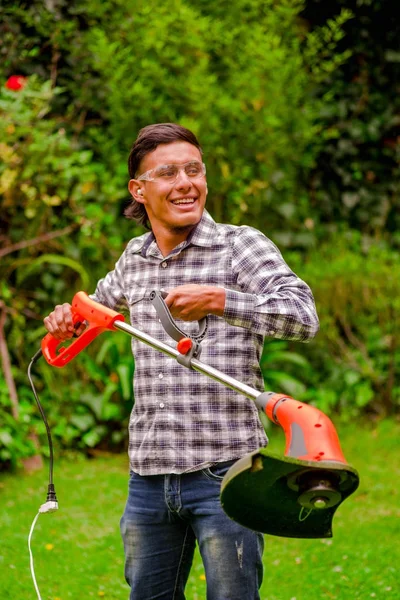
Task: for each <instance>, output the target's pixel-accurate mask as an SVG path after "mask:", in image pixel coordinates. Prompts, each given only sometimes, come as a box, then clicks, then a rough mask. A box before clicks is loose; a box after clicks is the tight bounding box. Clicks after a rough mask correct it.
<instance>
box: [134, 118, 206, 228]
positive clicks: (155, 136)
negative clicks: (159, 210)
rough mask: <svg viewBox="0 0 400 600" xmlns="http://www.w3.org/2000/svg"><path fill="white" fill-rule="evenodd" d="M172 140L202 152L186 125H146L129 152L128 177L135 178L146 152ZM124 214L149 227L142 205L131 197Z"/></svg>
mask: <svg viewBox="0 0 400 600" xmlns="http://www.w3.org/2000/svg"><path fill="white" fill-rule="evenodd" d="M173 142H188V143H189V144H192V145H193V146H196V148H198V149H199V151H200V153H201V154H202V149H201V146H200V144H199V142H198V140H197V138H196V136H195V135H194V133H192V132H191V131H190V130H189V129H186V127H182V125H176V124H175V123H156V124H155V125H147V127H143V129H141V130H140V131H139V135H138V136H137V138H136V141H135V143H134V144H133V146H132V149H131V152H130V154H129V158H128V169H129V176H130V178H131V179H136V178H137V176H138V169H139V165H140V162H141V161H142V160H143V158H144V157H145V156H146V154H149V152H153V150H155V149H156V148H157V147H158V146H159V145H160V144H172V143H173ZM124 215H125V217H127V218H128V219H133V220H134V221H136V222H137V223H140V225H144V227H146V228H147V229H151V227H150V222H149V219H148V217H147V212H146V209H145V207H144V205H143V204H141V203H140V202H136V200H135V199H134V198H132V201H131V203H130V204H129V206H128V207H127V208H126V209H125V211H124Z"/></svg>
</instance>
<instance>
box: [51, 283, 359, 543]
mask: <svg viewBox="0 0 400 600" xmlns="http://www.w3.org/2000/svg"><path fill="white" fill-rule="evenodd" d="M150 300H151V301H152V303H153V305H154V307H155V309H156V310H157V314H158V316H159V318H160V321H161V322H162V324H163V326H164V328H165V329H166V331H167V332H168V333H169V334H170V335H171V337H173V338H174V339H175V341H178V340H179V341H178V345H177V348H176V349H175V348H173V347H171V346H169V345H167V344H165V343H163V342H161V341H159V340H157V339H155V338H153V337H152V336H150V335H148V334H146V333H143V332H142V331H140V330H138V329H136V328H135V327H132V326H131V325H129V324H128V323H125V321H124V317H123V315H121V314H119V313H117V312H115V311H113V310H111V309H109V308H107V307H105V306H103V305H102V304H99V303H97V302H94V301H93V300H91V299H90V298H89V297H88V296H87V294H86V293H85V292H78V293H77V294H76V295H75V296H74V298H73V300H72V305H71V306H72V312H73V321H74V323H79V322H84V321H86V322H87V323H88V325H87V327H86V329H85V331H84V332H83V333H82V334H81V335H80V336H79V337H78V338H77V339H75V340H74V341H72V343H71V344H70V345H69V346H68V347H67V348H65V347H61V348H58V346H59V345H60V342H59V341H58V340H56V339H55V338H54V337H53V336H52V335H51V334H50V333H48V334H47V335H46V336H45V337H44V338H43V340H42V351H43V356H44V357H45V359H46V361H47V362H48V363H49V364H50V365H53V366H55V367H64V366H65V365H66V364H67V363H68V362H70V360H72V359H73V358H74V357H75V356H76V355H77V354H78V353H79V352H80V351H81V350H83V349H84V348H86V346H88V344H90V342H91V341H92V340H93V339H94V338H95V337H96V336H97V335H99V334H100V333H102V332H103V331H105V330H107V329H109V330H116V329H118V330H120V331H124V332H125V333H129V335H131V336H132V337H134V338H135V339H137V340H139V341H141V342H143V343H144V344H147V345H148V346H151V347H152V348H154V349H155V350H159V351H160V352H163V353H164V354H166V355H167V356H169V357H171V358H175V359H176V360H177V361H178V362H179V363H181V364H182V365H183V366H185V367H188V368H190V369H194V370H195V371H198V372H199V373H203V374H204V375H207V376H208V377H210V378H211V379H214V380H215V381H218V382H219V383H222V384H223V385H225V386H226V387H229V388H231V389H232V390H234V391H236V392H238V393H240V394H242V395H243V396H246V398H249V399H251V400H253V401H254V402H255V403H256V405H257V407H258V408H259V409H260V410H262V411H263V412H265V413H266V415H267V416H268V418H269V419H270V420H271V421H273V422H274V423H277V424H279V425H280V426H281V427H282V428H283V430H284V433H285V438H286V448H285V455H284V457H283V458H278V457H275V456H273V455H271V454H270V453H269V450H266V448H261V449H260V450H257V451H256V452H253V453H251V454H249V455H246V456H245V457H243V458H242V459H240V460H238V461H237V462H236V463H235V464H234V465H233V466H232V467H231V469H230V470H229V471H228V473H227V474H226V476H225V477H224V480H223V482H222V487H221V502H222V506H223V508H224V510H225V512H227V514H228V515H229V516H230V517H232V518H233V519H234V520H236V521H238V522H240V523H242V524H243V525H245V526H246V527H249V528H250V529H255V530H258V531H262V532H264V533H269V534H272V535H282V536H286V537H305V538H310V537H311V538H312V537H314V538H315V537H331V535H332V532H331V524H332V518H333V514H334V512H335V510H336V509H337V507H338V506H339V504H340V503H341V502H343V500H344V499H345V498H346V497H347V496H349V495H350V494H351V493H353V492H354V491H355V490H356V489H357V487H358V483H359V479H358V474H357V471H356V470H355V469H353V468H352V467H350V466H349V465H348V464H347V462H346V459H345V457H344V456H343V453H342V450H341V448H340V443H339V438H338V436H337V433H336V430H335V427H334V425H333V423H332V422H331V420H330V419H329V418H328V417H327V416H326V415H325V414H324V413H322V412H321V411H320V410H318V409H317V408H315V407H313V406H310V405H307V404H303V403H302V402H298V401H297V400H294V399H293V398H291V397H290V396H287V395H285V394H276V393H275V392H262V393H260V391H259V390H256V389H254V388H252V387H250V386H248V385H246V384H245V383H242V382H240V381H238V380H236V379H234V378H233V377H230V376H229V375H226V374H225V373H222V372H221V371H218V370H217V369H214V368H213V367H211V366H210V365H207V364H205V363H203V362H201V361H200V360H198V358H196V356H199V352H200V347H199V345H200V343H199V341H198V340H200V339H203V337H204V335H205V332H206V328H207V323H206V322H204V320H203V322H199V333H198V334H197V336H192V338H189V337H183V336H185V333H184V332H183V331H181V330H180V329H179V328H178V327H177V325H176V323H175V322H174V320H173V318H172V316H171V315H170V313H169V310H168V308H167V306H166V304H165V302H164V300H163V293H162V292H158V291H157V290H155V291H154V292H151V294H150ZM254 486H256V487H254ZM260 491H262V492H263V494H260ZM264 494H265V496H266V497H267V498H265V499H264V498H261V496H263V495H264ZM268 502H269V504H268ZM260 503H261V504H260ZM266 505H268V510H265V511H264V508H265V507H266ZM304 509H306V511H308V512H307V513H306V517H304V516H301V515H302V512H301V511H303V510H304ZM299 511H300V516H299V514H298V512H299ZM296 513H297V514H296Z"/></svg>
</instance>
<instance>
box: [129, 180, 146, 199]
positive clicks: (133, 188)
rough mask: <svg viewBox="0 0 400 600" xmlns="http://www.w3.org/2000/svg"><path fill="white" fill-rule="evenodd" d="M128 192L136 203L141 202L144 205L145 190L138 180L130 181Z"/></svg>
mask: <svg viewBox="0 0 400 600" xmlns="http://www.w3.org/2000/svg"><path fill="white" fill-rule="evenodd" d="M128 190H129V193H130V195H131V196H132V198H134V199H135V200H136V202H141V203H142V204H143V200H144V198H143V194H144V188H143V187H142V185H141V183H140V181H138V180H137V179H130V180H129V183H128Z"/></svg>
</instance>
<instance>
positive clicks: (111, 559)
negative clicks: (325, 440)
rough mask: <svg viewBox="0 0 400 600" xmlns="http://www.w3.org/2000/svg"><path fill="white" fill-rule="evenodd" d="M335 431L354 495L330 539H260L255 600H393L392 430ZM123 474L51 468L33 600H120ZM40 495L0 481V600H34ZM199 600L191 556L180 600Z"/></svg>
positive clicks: (107, 462) (398, 561)
mask: <svg viewBox="0 0 400 600" xmlns="http://www.w3.org/2000/svg"><path fill="white" fill-rule="evenodd" d="M338 431H339V433H340V437H341V443H342V448H343V450H344V453H345V456H346V458H347V460H348V461H349V463H350V464H352V465H353V466H354V467H355V468H357V470H358V471H359V473H360V477H361V484H360V488H359V489H358V490H357V492H356V493H355V494H354V495H353V496H351V497H350V498H349V499H348V500H346V502H344V503H343V504H342V505H341V506H340V507H339V509H338V512H337V514H336V516H335V518H334V521H333V527H334V530H333V533H334V537H333V539H330V540H295V539H285V538H277V537H272V536H266V538H265V542H266V547H265V554H264V565H265V577H264V583H263V586H262V590H261V598H262V600H314V599H315V600H319V599H327V600H330V599H338V600H346V599H349V600H355V599H368V598H377V599H386V598H387V599H388V600H390V599H394V598H396V599H399V598H400V583H399V565H400V543H399V539H400V519H399V517H400V506H399V499H400V494H399V475H400V464H399V452H398V448H399V442H398V440H399V434H400V425H399V423H397V422H394V421H383V422H381V423H379V424H378V425H371V424H370V425H363V426H361V425H356V426H354V427H350V426H349V425H346V426H339V427H338ZM282 441H283V440H282V436H281V432H280V431H279V430H278V429H277V428H274V430H273V433H272V436H271V449H272V450H274V452H277V451H279V450H280V449H281V448H282ZM127 469H128V465H127V459H126V457H125V456H110V457H104V458H97V459H92V460H84V459H82V458H80V457H79V456H75V457H73V458H70V459H69V460H66V459H63V460H59V461H57V462H56V465H55V484H56V490H57V496H58V501H59V506H60V508H59V510H58V512H56V513H53V514H47V515H41V516H40V517H39V520H38V522H37V524H36V528H35V531H34V533H33V539H32V547H33V555H34V561H35V572H36V578H37V581H38V585H39V589H40V592H41V596H42V600H67V599H70V598H73V599H74V600H83V599H85V600H86V599H90V598H97V599H98V598H105V599H106V600H120V599H121V600H122V599H123V600H127V598H128V587H127V585H126V583H125V581H124V577H123V552H122V545H121V541H120V537H119V518H120V515H121V513H122V511H123V507H124V503H125V497H126V490H127V478H128V475H127ZM46 491H47V472H46V471H44V470H43V471H40V472H36V473H34V474H31V475H27V474H23V473H20V474H17V475H15V474H14V475H2V476H0V499H1V503H2V511H1V514H0V539H1V547H0V599H1V600H6V599H7V600H8V599H11V600H33V599H35V598H36V597H37V596H36V592H35V590H34V586H33V582H32V579H31V575H30V569H29V553H28V545H27V538H28V534H29V530H30V527H31V524H32V521H33V519H34V517H35V515H36V513H37V511H38V508H39V506H40V505H41V504H42V503H43V502H45V499H46ZM205 597H206V593H205V577H204V572H203V567H202V564H201V560H200V558H199V556H198V554H196V560H195V564H194V566H193V569H192V573H191V577H190V580H189V583H188V586H187V593H186V598H187V600H204V599H205ZM243 600H245V599H243Z"/></svg>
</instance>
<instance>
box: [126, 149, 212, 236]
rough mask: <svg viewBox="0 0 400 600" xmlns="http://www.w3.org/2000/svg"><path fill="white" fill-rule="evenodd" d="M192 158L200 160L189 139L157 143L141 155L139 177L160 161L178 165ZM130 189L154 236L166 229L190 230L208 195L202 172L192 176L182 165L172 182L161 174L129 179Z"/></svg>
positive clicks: (172, 230) (159, 163)
mask: <svg viewBox="0 0 400 600" xmlns="http://www.w3.org/2000/svg"><path fill="white" fill-rule="evenodd" d="M192 161H196V162H200V163H201V162H202V158H201V154H200V151H199V150H198V149H197V148H196V146H193V145H192V144H189V143H188V142H173V143H171V144H160V145H159V146H158V147H157V148H156V149H155V150H154V151H153V152H150V153H149V154H146V156H145V157H144V158H143V160H142V161H141V163H140V167H139V173H138V177H140V175H141V174H143V173H145V172H147V171H150V170H151V169H156V168H158V167H160V166H162V165H178V166H181V165H185V164H186V163H190V162H192ZM134 182H135V183H134ZM138 183H139V186H138V185H137V184H138ZM129 189H130V192H131V193H132V194H133V195H134V197H135V199H136V200H137V201H138V202H142V203H143V204H144V206H145V208H146V211H147V215H148V217H149V220H150V223H151V227H152V230H153V232H154V233H155V235H156V236H157V234H160V233H161V232H162V231H165V230H168V232H172V233H174V232H177V233H178V232H182V231H184V230H187V231H188V232H189V231H190V230H191V229H192V228H193V227H194V226H195V225H197V223H198V222H199V221H200V219H201V216H202V214H203V210H204V206H205V203H206V197H207V181H206V178H205V176H200V177H195V178H191V177H189V175H187V174H186V173H185V171H184V170H183V169H181V170H179V175H178V178H177V179H176V181H175V182H174V183H168V182H166V181H164V180H163V179H162V178H157V179H156V180H155V181H139V182H138V180H137V179H135V180H131V182H130V187H129ZM138 189H140V190H141V191H142V194H141V195H140V196H138V195H136V193H134V192H136V191H137V190H138Z"/></svg>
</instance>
